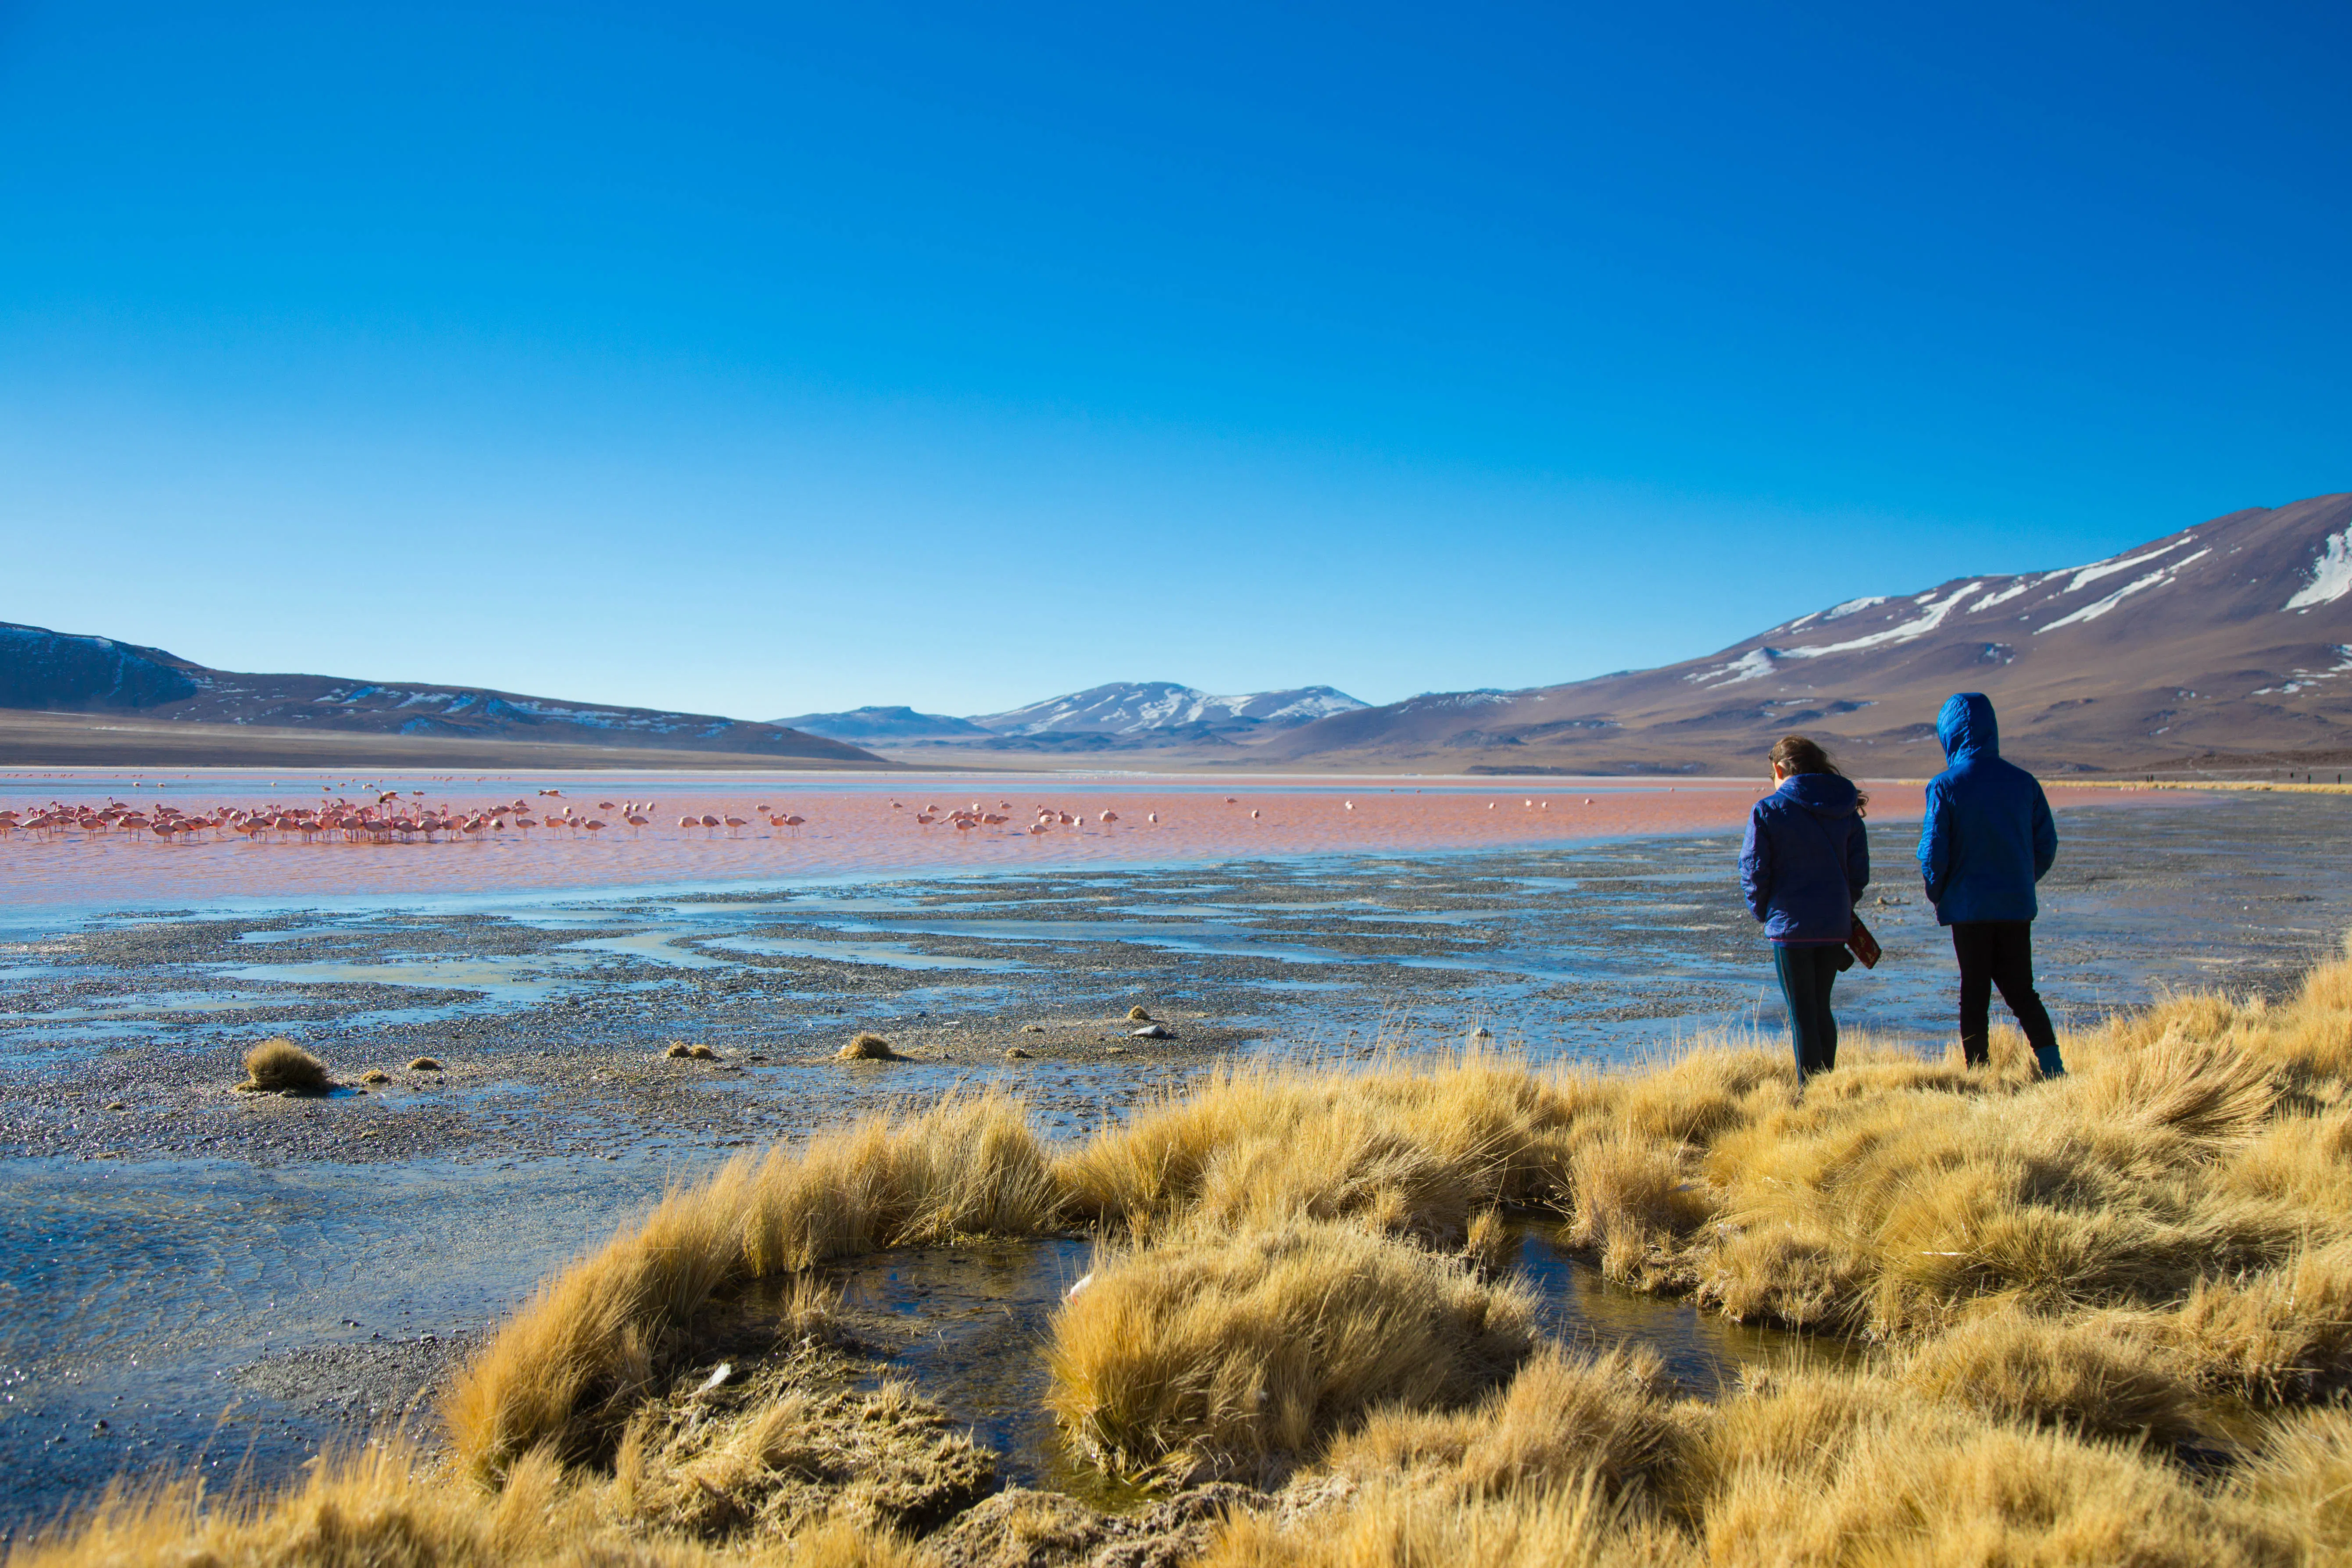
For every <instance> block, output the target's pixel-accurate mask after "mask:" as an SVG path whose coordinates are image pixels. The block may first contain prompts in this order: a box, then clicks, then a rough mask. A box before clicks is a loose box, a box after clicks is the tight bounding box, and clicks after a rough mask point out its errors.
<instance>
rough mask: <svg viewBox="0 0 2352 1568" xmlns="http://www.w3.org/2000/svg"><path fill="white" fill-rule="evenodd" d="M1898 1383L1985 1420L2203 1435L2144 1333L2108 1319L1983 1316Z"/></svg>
mask: <svg viewBox="0 0 2352 1568" xmlns="http://www.w3.org/2000/svg"><path fill="white" fill-rule="evenodd" d="M1897 1382H1898V1383H1899V1384H1901V1385H1902V1386H1903V1387H1905V1388H1908V1389H1912V1390H1915V1391H1916V1392H1918V1393H1920V1394H1926V1395H1927V1396H1928V1397H1930V1398H1933V1399H1939V1400H1945V1401H1948V1402H1951V1403H1956V1404H1962V1405H1970V1406H1972V1407H1974V1408H1976V1409H1978V1410H1981V1411H1983V1412H1985V1413H1986V1414H1988V1415H1998V1416H2005V1417H2009V1418H2011V1419H2015V1420H2020V1421H2025V1422H2032V1423H2039V1424H2042V1425H2048V1426H2069V1427H2072V1428H2074V1429H2075V1430H2079V1431H2083V1432H2089V1433H2094V1434H2097V1435H2100V1436H2113V1437H2122V1438H2137V1437H2141V1436H2147V1437H2151V1438H2154V1439H2155V1440H2157V1441H2158V1442H2160V1443H2179V1442H2183V1441H2187V1440H2190V1439H2193V1438H2195V1437H2197V1436H2199V1435H2200V1431H2199V1422H2198V1412H2197V1401H2196V1395H2195V1391H2194V1390H2193V1389H2191V1388H2190V1387H2189V1384H2187V1383H2186V1382H2184V1381H2183V1380H2182V1379H2181V1378H2180V1377H2179V1376H2178V1375H2176V1374H2175V1373H2173V1372H2172V1371H2171V1370H2170V1369H2169V1368H2168V1366H2167V1365H2166V1361H2165V1358H2164V1357H2163V1356H2161V1355H2159V1354H2158V1353H2157V1352H2156V1347H2155V1346H2153V1345H2152V1344H2151V1343H2150V1342H2148V1340H2147V1337H2146V1336H2145V1335H2144V1334H2135V1333H2133V1332H2131V1331H2129V1330H2128V1329H2126V1327H2125V1326H2123V1325H2121V1324H2119V1323H2116V1322H2115V1321H2109V1320H2100V1319H2093V1320H2089V1321H2074V1322H2061V1321H2051V1320H2049V1319H2046V1318H2038V1317H2034V1316H2032V1315H2030V1314H2028V1313H2024V1312H2018V1311H2004V1312H1994V1313H1988V1314H1987V1315H1985V1316H1984V1317H1982V1318H1979V1319H1978V1320H1977V1321H1973V1322H1970V1323H1967V1324H1964V1325H1963V1326H1961V1327H1960V1328H1958V1329H1955V1330H1954V1331H1951V1332H1949V1333H1947V1334H1942V1335H1939V1336H1937V1338H1935V1339H1932V1340H1929V1341H1927V1342H1926V1343H1925V1344H1924V1345H1922V1346H1921V1347H1920V1348H1919V1349H1918V1350H1917V1351H1916V1352H1914V1353H1913V1354H1912V1355H1911V1357H1910V1358H1909V1361H1908V1363H1907V1364H1906V1366H1905V1367H1904V1369H1903V1371H1902V1373H1901V1374H1900V1376H1899V1377H1898V1378H1897Z"/></svg>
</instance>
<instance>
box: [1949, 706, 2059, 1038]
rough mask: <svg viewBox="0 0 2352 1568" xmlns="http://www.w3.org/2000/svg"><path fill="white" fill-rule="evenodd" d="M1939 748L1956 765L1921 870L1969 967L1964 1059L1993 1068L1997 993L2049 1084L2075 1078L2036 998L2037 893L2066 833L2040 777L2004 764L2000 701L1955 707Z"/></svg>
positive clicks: (1963, 998) (1963, 970) (1963, 1009)
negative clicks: (1995, 707) (1996, 713)
mask: <svg viewBox="0 0 2352 1568" xmlns="http://www.w3.org/2000/svg"><path fill="white" fill-rule="evenodd" d="M1936 739H1937V740H1938V741H1940V742H1943V746H1944V758H1945V761H1947V762H1948V763H1950V764H1951V765H1950V766H1948V767H1947V768H1946V769H1945V770H1944V771H1943V772H1942V773H1937V775H1936V776H1935V778H1934V779H1933V780H1931V781H1929V783H1928V784H1927V820H1926V821H1925V822H1924V823H1923V824H1922V825H1921V826H1920V830H1919V871H1920V874H1921V876H1923V877H1924V878H1925V879H1927V901H1928V902H1929V903H1931V904H1933V905H1935V906H1936V919H1937V922H1938V923H1940V924H1943V925H1948V926H1949V927H1951V928H1952V955H1953V956H1954V957H1955V958H1957V959H1958V960H1959V965H1960V1054H1961V1055H1962V1056H1963V1057H1965V1058H1967V1060H1968V1064H1969V1066H1970V1067H1982V1066H1984V1065H1985V1063H1986V1061H1987V1060H1988V1059H1989V1053H1988V1052H1987V1050H1986V1037H1987V1035H1988V1034H1989V1032H1990V1025H1989V1019H1990V1014H1991V1011H1992V992H1993V989H1994V987H1996V986H1998V987H1999V988H2000V999H2001V1000H2002V1001H2003V1002H2006V1003H2008V1004H2009V1010H2010V1011H2011V1012H2012V1013H2014V1014H2016V1015H2017V1022H2018V1026H2019V1027H2021V1028H2022V1029H2023V1030H2024V1031H2025V1039H2026V1043H2027V1044H2029V1045H2031V1046H2032V1047H2033V1057H2034V1060H2035V1061H2036V1062H2038V1063H2039V1064H2040V1065H2041V1068H2042V1074H2043V1076H2045V1077H2049V1078H2055V1077H2057V1076H2059V1075H2060V1074H2062V1073H2063V1072H2064V1071H2065V1070H2066V1064H2065V1063H2064V1061H2063V1060H2062V1059H2061V1058H2060V1057H2059V1055H2058V1036H2057V1032H2056V1031H2055V1030H2053V1028H2052V1027H2051V1026H2050V1012H2049V1009H2048V1008H2046V1007H2044V1006H2042V998H2041V996H2040V995H2039V994H2036V993H2035V991H2034V989H2033V920H2034V917H2035V916H2036V915H2038V914H2040V913H2041V912H2042V910H2041V906H2040V905H2039V904H2038V903H2037V902H2036V901H2035V900H2034V896H2033V885H2034V884H2035V883H2036V882H2039V881H2040V880H2042V878H2043V877H2044V876H2046V875H2047V874H2048V873H2049V870H2050V868H2051V865H2052V864H2053V862H2054V861H2056V860H2057V858H2058V825H2057V824H2056V823H2055V822H2053V821H2052V820H2051V816H2050V802H2049V800H2048V799H2047V798H2046V797H2044V796H2043V795H2042V785H2041V784H2040V782H2039V781H2037V780H2036V779H2035V778H2034V776H2033V775H2032V773H2027V772H2026V771H2025V770H2024V769H2023V768H2021V767H2019V766H2018V765H2017V764H2016V763H2009V762H2004V761H2002V760H2001V755H2000V728H1999V726H1997V725H1996V724H1995V723H1994V721H1993V715H1992V701H1991V700H1990V699H1989V698H1988V697H1986V696H1985V694H1984V693H1983V692H1981V691H1962V692H1959V693H1958V694H1956V695H1954V696H1952V697H1949V698H1948V699H1946V700H1945V702H1944V706H1943V709H1942V710H1941V711H1940V712H1938V713H1937V715H1936Z"/></svg>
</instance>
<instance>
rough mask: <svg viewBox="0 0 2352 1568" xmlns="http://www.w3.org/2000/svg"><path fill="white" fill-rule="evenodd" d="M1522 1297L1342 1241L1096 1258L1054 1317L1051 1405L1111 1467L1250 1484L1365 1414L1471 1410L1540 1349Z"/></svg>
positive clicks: (1267, 1235)
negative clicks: (1399, 1408) (1400, 1409)
mask: <svg viewBox="0 0 2352 1568" xmlns="http://www.w3.org/2000/svg"><path fill="white" fill-rule="evenodd" d="M1533 1321H1534V1303H1533V1301H1532V1300H1531V1299H1530V1298H1529V1297H1528V1295H1527V1294H1526V1292H1525V1290H1524V1289H1523V1288H1521V1287H1519V1286H1517V1285H1514V1284H1496V1283H1490V1282H1487V1281H1485V1280H1482V1279H1479V1278H1478V1277H1477V1276H1476V1275H1475V1273H1473V1272H1472V1271H1471V1270H1469V1269H1468V1268H1465V1267H1463V1266H1462V1265H1461V1264H1459V1263H1458V1262H1455V1261H1453V1260H1450V1259H1446V1258H1437V1257H1434V1256H1433V1255H1431V1254H1429V1253H1426V1252H1423V1251H1422V1250H1421V1249H1419V1248H1418V1247H1412V1246H1411V1245H1409V1244H1406V1243H1403V1242H1399V1241H1395V1240H1391V1239H1390V1238H1388V1237H1382V1236H1378V1235H1374V1234H1372V1233H1370V1232H1368V1231H1366V1230H1363V1229H1360V1228H1358V1227H1356V1226H1347V1225H1336V1224H1329V1223H1313V1222H1293V1223H1291V1224H1287V1225H1285V1226H1280V1227H1278V1228H1273V1229H1264V1230H1250V1231H1245V1232H1243V1233H1242V1234H1240V1235H1237V1236H1214V1237H1203V1238H1202V1239H1198V1240H1192V1241H1171V1242H1166V1243H1163V1244H1161V1245H1159V1246H1154V1247H1143V1248H1140V1249H1138V1250H1135V1251H1131V1252H1124V1253H1119V1254H1116V1255H1112V1256H1109V1257H1107V1258H1104V1259H1103V1260H1102V1261H1100V1262H1099V1263H1098V1264H1097V1267H1096V1268H1095V1270H1094V1272H1093V1275H1092V1277H1091V1279H1089V1281H1088V1282H1087V1287H1086V1289H1083V1290H1079V1291H1077V1292H1076V1293H1074V1294H1073V1295H1072V1296H1071V1297H1070V1299H1069V1300H1067V1301H1066V1303H1065V1304H1064V1305H1063V1307H1062V1308H1061V1310H1059V1311H1058V1312H1057V1313H1056V1314H1055V1320H1054V1329H1053V1338H1052V1342H1051V1343H1050V1345H1049V1346H1048V1348H1047V1351H1046V1363H1047V1365H1048V1366H1049V1367H1050V1368H1051V1370H1052V1373H1053V1379H1054V1384H1053V1391H1052V1393H1051V1394H1049V1395H1048V1398H1047V1404H1048V1405H1049V1406H1050V1407H1051V1408H1052V1410H1053V1411H1054V1413H1055V1415H1056V1416H1057V1417H1058V1419H1059V1420H1060V1422H1061V1424H1062V1426H1063V1429H1064V1431H1065V1432H1066V1433H1067V1434H1068V1436H1070V1438H1071V1440H1072V1441H1073V1443H1074V1444H1075V1445H1076V1447H1079V1448H1080V1449H1081V1450H1082V1451H1083V1452H1085V1453H1087V1455H1089V1456H1090V1457H1092V1458H1094V1459H1095V1460H1096V1461H1097V1463H1099V1464H1101V1465H1103V1466H1104V1467H1105V1468H1108V1469H1111V1470H1114V1471H1123V1472H1129V1473H1140V1472H1145V1471H1149V1470H1151V1469H1154V1468H1158V1469H1161V1470H1163V1471H1166V1470H1174V1471H1177V1472H1179V1473H1195V1474H1198V1473H1212V1474H1236V1473H1240V1474H1251V1473H1258V1472H1261V1471H1263V1470H1265V1469H1266V1468H1278V1467H1280V1466H1281V1465H1283V1464H1284V1463H1286V1462H1288V1461H1290V1460H1293V1459H1295V1458H1300V1457H1304V1456H1306V1455H1308V1454H1310V1453H1312V1452H1313V1451H1314V1450H1316V1449H1318V1448H1319V1447H1321V1445H1322V1443H1323V1441H1324V1440H1325V1439H1326V1438H1327V1437H1328V1435H1329V1434H1330V1433H1331V1432H1333V1431H1334V1430H1336V1429H1338V1428H1339V1426H1342V1425H1344V1424H1346V1423H1349V1422H1350V1421H1352V1420H1354V1419H1356V1418H1357V1417H1359V1416H1360V1415H1362V1414H1363V1413H1364V1412H1365V1411H1367V1410H1369V1409H1370V1408H1371V1407H1372V1406H1373V1405H1380V1404H1384V1403H1389V1402H1392V1401H1393V1402H1401V1403H1402V1404H1405V1405H1411V1406H1415V1407H1423V1406H1432V1405H1435V1406H1444V1405H1462V1404H1466V1403H1467V1402H1469V1401H1470V1400H1472V1399H1474V1398H1475V1397H1476V1396H1477V1395H1478V1394H1480V1393H1482V1392H1484V1391H1485V1390H1486V1389H1488V1388H1491V1387H1493V1386H1494V1385H1495V1384H1496V1383H1498V1382H1499V1381H1501V1379H1502V1378H1503V1377H1504V1376H1505V1375H1506V1374H1507V1373H1508V1372H1509V1371H1510V1369H1511V1368H1512V1367H1514V1366H1515V1365H1517V1363H1518V1362H1519V1361H1520V1360H1522V1359H1523V1358H1524V1357H1525V1356H1526V1355H1527V1354H1528V1352H1529V1351H1530V1350H1531V1349H1532V1348H1533V1347H1534V1342H1535V1335H1534V1330H1533Z"/></svg>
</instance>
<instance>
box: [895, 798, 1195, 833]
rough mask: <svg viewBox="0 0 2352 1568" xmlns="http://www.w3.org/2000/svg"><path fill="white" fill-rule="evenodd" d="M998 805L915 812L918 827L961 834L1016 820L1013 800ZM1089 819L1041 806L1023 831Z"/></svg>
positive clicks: (1108, 819)
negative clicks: (941, 825)
mask: <svg viewBox="0 0 2352 1568" xmlns="http://www.w3.org/2000/svg"><path fill="white" fill-rule="evenodd" d="M996 804H997V807H998V809H997V810H995V811H990V810H988V809H986V808H985V807H984V806H982V805H981V803H980V802H978V801H973V802H972V803H971V805H970V806H969V807H965V806H961V805H960V806H956V807H953V808H952V809H950V810H941V809H940V807H939V806H936V805H927V806H925V807H923V809H922V810H920V811H919V812H917V813H915V826H918V827H929V826H931V825H932V824H934V823H938V822H944V823H946V824H947V825H948V826H950V827H951V828H954V829H955V830H956V831H957V832H960V833H964V832H970V831H971V830H972V829H974V828H980V827H1002V826H1004V825H1005V824H1006V823H1008V822H1011V821H1012V820H1013V816H1012V812H1013V803H1012V802H1011V801H1009V800H1001V801H999V802H997V803H996ZM890 809H891V810H893V811H904V810H906V809H907V806H906V803H905V802H904V801H897V800H894V801H892V802H891V803H890ZM1143 819H1144V821H1146V822H1148V823H1150V824H1151V825H1152V826H1159V823H1160V814H1159V813H1158V812H1156V811H1147V812H1145V813H1144V814H1143ZM1086 820H1087V818H1086V813H1084V812H1079V813H1077V814H1076V816H1073V815H1072V814H1070V813H1069V812H1066V811H1064V810H1062V809H1061V808H1060V807H1058V806H1052V805H1041V806H1039V807H1038V808H1037V819H1036V820H1035V821H1034V822H1032V823H1031V824H1030V825H1029V826H1027V827H1026V828H1024V829H1023V830H1022V831H1024V832H1025V833H1027V834H1028V835H1029V837H1032V838H1034V837H1039V836H1040V835H1042V834H1046V833H1051V832H1052V831H1053V830H1054V829H1055V828H1056V827H1080V826H1083V825H1084V824H1085V822H1086ZM1095 820H1096V821H1097V822H1099V823H1100V824H1102V825H1103V826H1106V827H1108V826H1111V825H1113V824H1115V823H1117V822H1118V813H1117V812H1115V811H1105V812H1103V813H1102V814H1101V815H1100V816H1097V817H1096V819H1095Z"/></svg>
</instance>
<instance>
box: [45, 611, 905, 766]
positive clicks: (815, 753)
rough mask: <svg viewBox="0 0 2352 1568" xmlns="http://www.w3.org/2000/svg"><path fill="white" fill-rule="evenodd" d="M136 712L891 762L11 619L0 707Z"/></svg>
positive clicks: (660, 717) (688, 722) (213, 720)
mask: <svg viewBox="0 0 2352 1568" xmlns="http://www.w3.org/2000/svg"><path fill="white" fill-rule="evenodd" d="M7 709H16V710H33V711H37V712H49V713H58V712H68V713H93V714H126V715H136V716H137V717H138V718H140V719H141V720H142V721H172V722H175V723H176V722H185V723H189V724H226V725H238V726H250V727H254V728H257V729H268V730H271V731H301V732H310V733H343V734H352V735H362V734H364V735H398V736H407V737H412V738H418V739H424V738H436V737H437V738H442V739H447V740H469V741H477V742H479V741H500V742H537V743H546V744H562V745H570V746H575V747H576V746H583V745H584V746H593V747H596V748H600V749H605V750H609V749H610V748H614V747H625V748H629V749H632V750H644V751H676V752H724V753H727V754H730V755H732V756H739V757H740V756H759V757H775V758H796V759H805V760H807V761H809V762H811V763H825V764H832V765H836V766H837V765H841V764H844V763H863V764H867V765H887V764H884V763H882V759H880V758H879V757H877V756H875V755H874V754H873V753H872V752H866V751H861V750H859V749H858V748H857V747H856V746H852V745H847V744H845V743H844V742H840V741H835V740H829V739H826V738H824V737H823V736H818V735H807V734H803V733H802V732H801V731H797V730H790V729H785V728H783V727H782V726H780V725H775V724H753V723H747V722H745V721H742V720H740V719H721V718H718V717H715V716H713V715H711V714H707V713H665V712H660V711H657V710H653V709H646V708H614V707H607V706H605V705H604V704H601V703H594V702H564V701H558V700H553V699H551V698H545V697H523V696H519V695H517V694H515V693H513V692H509V691H490V690H486V689H480V688H478V687H465V686H424V685H416V684H414V683H410V682H387V681H365V680H351V679H341V678H338V677H334V676H326V675H246V674H238V673H236V672H233V671H230V670H224V669H207V668H205V667H204V666H203V665H200V664H194V663H191V662H190V661H188V660H187V659H184V658H178V657H177V656H176V655H173V654H169V653H165V652H164V651H163V649H161V648H152V647H136V646H134V645H132V644H130V643H121V642H115V641H112V640H111V639H110V638H107V637H79V636H74V635H71V634H68V633H64V632H53V631H48V630H45V629H44V628H42V627H40V626H14V625H10V624H8V623H5V622H0V710H7Z"/></svg>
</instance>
